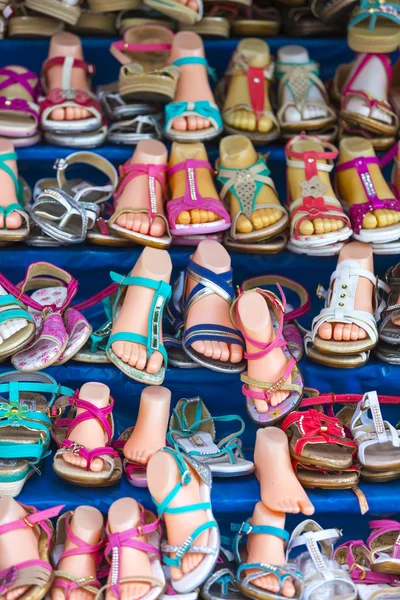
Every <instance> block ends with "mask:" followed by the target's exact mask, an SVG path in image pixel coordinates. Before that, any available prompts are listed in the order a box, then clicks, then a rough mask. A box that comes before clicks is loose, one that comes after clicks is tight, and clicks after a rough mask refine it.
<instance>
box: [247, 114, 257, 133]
mask: <svg viewBox="0 0 400 600" xmlns="http://www.w3.org/2000/svg"><path fill="white" fill-rule="evenodd" d="M256 127H257V119H256V115H255V114H254V113H253V112H250V111H249V112H248V113H247V129H248V130H249V131H255V130H256Z"/></svg>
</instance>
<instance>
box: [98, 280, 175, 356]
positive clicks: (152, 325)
mask: <svg viewBox="0 0 400 600" xmlns="http://www.w3.org/2000/svg"><path fill="white" fill-rule="evenodd" d="M110 277H111V279H112V280H113V281H114V282H115V283H117V284H118V285H119V288H118V293H117V296H116V298H115V302H114V307H113V312H115V311H116V308H117V306H118V302H119V299H120V296H121V291H122V288H123V287H124V286H128V285H137V286H139V287H145V288H149V289H151V290H154V297H153V301H152V304H151V307H150V312H149V318H148V326H147V335H140V334H139V333H132V332H119V333H114V334H113V335H111V336H110V337H109V339H108V343H107V350H108V349H109V348H110V347H111V346H112V344H113V343H114V342H118V341H121V342H134V343H136V344H142V345H143V346H145V347H146V351H147V356H148V357H150V356H151V355H152V354H153V352H155V351H156V350H157V351H158V352H161V354H162V356H163V358H164V365H165V367H167V365H168V354H167V351H166V349H165V347H164V345H163V344H162V343H161V319H162V315H163V311H164V306H165V303H166V302H167V301H168V300H169V299H170V297H171V286H170V285H169V284H168V283H166V282H165V281H156V280H154V279H149V278H147V277H126V276H123V275H119V274H118V273H114V272H113V271H112V272H111V273H110Z"/></svg>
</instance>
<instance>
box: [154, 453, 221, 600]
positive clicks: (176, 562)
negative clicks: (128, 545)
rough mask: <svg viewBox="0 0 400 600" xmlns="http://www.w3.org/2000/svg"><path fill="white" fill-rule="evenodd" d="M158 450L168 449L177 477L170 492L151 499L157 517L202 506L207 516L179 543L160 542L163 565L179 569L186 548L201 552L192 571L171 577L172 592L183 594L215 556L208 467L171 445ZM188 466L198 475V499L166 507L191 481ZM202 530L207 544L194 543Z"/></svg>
mask: <svg viewBox="0 0 400 600" xmlns="http://www.w3.org/2000/svg"><path fill="white" fill-rule="evenodd" d="M161 452H168V453H169V454H170V455H171V456H172V457H173V458H174V460H175V462H176V465H177V467H178V469H179V473H180V476H181V479H180V481H179V482H178V483H177V484H176V486H175V487H174V488H173V489H172V490H171V491H170V493H169V494H167V496H166V497H165V498H164V500H163V501H162V502H160V503H158V502H156V500H155V499H154V498H153V502H154V503H155V505H156V507H157V513H158V516H159V517H160V518H161V517H162V516H163V515H165V514H170V515H177V514H182V515H183V514H187V513H191V512H194V511H198V510H204V511H206V515H207V519H208V521H207V522H206V523H204V524H203V525H200V526H199V527H197V528H196V529H195V530H194V531H193V532H192V534H191V535H190V536H189V537H188V538H187V539H186V540H185V541H184V542H183V544H180V545H179V546H171V545H170V544H168V543H163V544H162V545H161V550H162V552H163V554H164V557H163V558H164V563H165V564H166V565H167V567H177V568H178V569H182V558H183V557H184V556H185V554H187V553H188V552H195V553H199V554H204V558H203V560H202V561H201V562H200V563H199V565H198V566H197V567H196V568H195V569H193V571H190V572H189V573H185V574H184V575H183V577H182V579H179V580H173V579H172V580H171V583H172V587H173V588H174V590H175V591H176V592H178V593H179V594H186V593H188V592H192V591H193V590H195V589H196V588H197V587H199V586H200V585H202V584H203V583H204V582H205V581H206V580H207V579H208V577H209V576H210V574H211V572H212V571H213V569H214V566H215V563H216V562H217V559H218V553H219V549H220V535H219V529H218V525H217V522H216V521H215V519H214V515H213V513H212V507H211V483H212V480H211V471H210V469H209V468H208V467H207V466H206V465H201V464H200V463H198V462H197V461H196V460H194V459H193V458H191V457H190V456H187V455H182V454H181V453H180V452H179V451H177V450H174V449H173V448H163V449H162V450H161ZM192 469H193V470H194V471H195V472H196V474H197V475H198V478H199V492H200V497H201V499H202V502H200V503H198V504H191V505H189V506H180V507H176V508H172V507H170V504H171V502H172V500H173V499H174V498H175V497H176V495H177V494H178V493H179V491H180V490H181V489H182V487H184V486H185V485H188V484H189V483H190V482H191V481H192V475H191V472H190V471H191V470H192ZM204 531H209V539H208V544H207V546H196V545H195V542H196V539H197V538H198V537H199V535H201V534H202V533H203V532H204ZM170 553H173V554H175V558H170V557H169V556H166V555H167V554H170Z"/></svg>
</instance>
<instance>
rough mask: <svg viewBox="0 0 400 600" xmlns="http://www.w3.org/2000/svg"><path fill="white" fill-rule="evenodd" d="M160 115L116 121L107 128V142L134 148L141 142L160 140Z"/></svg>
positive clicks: (140, 116)
mask: <svg viewBox="0 0 400 600" xmlns="http://www.w3.org/2000/svg"><path fill="white" fill-rule="evenodd" d="M161 120H162V113H158V114H155V115H139V116H137V117H134V118H133V119H126V120H124V121H117V122H116V123H112V124H111V125H110V126H109V128H108V134H107V140H108V141H109V142H110V143H111V144H117V145H118V144H123V145H125V146H135V145H136V144H138V143H139V142H140V141H141V140H161V138H162V126H161Z"/></svg>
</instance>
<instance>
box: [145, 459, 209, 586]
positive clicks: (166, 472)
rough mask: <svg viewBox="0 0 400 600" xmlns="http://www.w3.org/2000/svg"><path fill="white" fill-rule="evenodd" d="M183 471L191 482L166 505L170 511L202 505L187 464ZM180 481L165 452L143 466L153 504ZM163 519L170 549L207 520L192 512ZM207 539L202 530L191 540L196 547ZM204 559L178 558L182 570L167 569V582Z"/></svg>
mask: <svg viewBox="0 0 400 600" xmlns="http://www.w3.org/2000/svg"><path fill="white" fill-rule="evenodd" d="M187 469H188V471H189V473H190V475H191V481H190V482H189V483H188V484H187V485H184V486H183V487H182V488H181V489H180V490H179V492H178V493H177V495H176V496H175V498H174V499H173V500H172V501H171V503H170V505H169V506H170V507H171V508H180V507H184V506H190V505H191V504H199V503H201V502H202V499H201V497H200V487H199V478H198V476H197V474H196V473H195V471H194V470H193V469H192V468H190V467H189V465H187ZM180 480H181V474H180V472H179V469H178V466H177V464H176V462H175V460H174V458H173V457H172V456H171V455H170V454H169V453H168V452H165V451H163V450H160V451H159V452H157V453H156V454H154V455H153V456H152V457H151V458H150V460H149V464H148V467H147V481H148V485H149V490H150V493H151V495H152V497H153V498H154V499H155V501H156V502H157V503H160V502H162V501H163V500H164V499H165V498H166V497H167V495H168V494H169V493H170V492H171V491H172V490H173V488H174V487H175V486H176V485H177V483H178V482H179V481H180ZM164 519H165V526H166V529H167V539H168V544H169V545H171V546H180V545H181V544H183V542H184V541H185V540H186V539H187V538H188V536H190V535H191V534H192V533H193V531H194V530H195V529H197V527H200V526H201V525H203V524H204V523H207V521H208V518H207V514H206V512H205V511H204V510H196V511H193V512H191V513H188V514H187V515H186V514H185V518H182V515H181V514H176V515H174V514H164ZM208 539H209V532H208V531H205V532H204V533H202V534H200V535H199V536H198V537H197V538H196V540H194V544H195V545H196V546H207V544H208ZM175 556H176V555H175V554H170V557H171V558H175ZM204 556H205V555H204V554H197V553H195V552H190V553H187V554H185V555H184V556H183V558H182V569H179V568H178V567H171V579H173V580H175V581H178V580H179V579H182V577H183V575H184V574H187V573H190V572H191V571H193V569H195V568H196V567H197V566H198V565H199V564H200V562H201V561H202V560H203V559H204Z"/></svg>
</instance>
